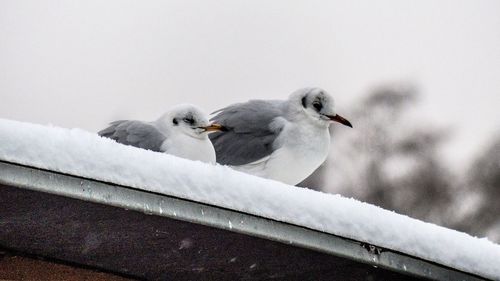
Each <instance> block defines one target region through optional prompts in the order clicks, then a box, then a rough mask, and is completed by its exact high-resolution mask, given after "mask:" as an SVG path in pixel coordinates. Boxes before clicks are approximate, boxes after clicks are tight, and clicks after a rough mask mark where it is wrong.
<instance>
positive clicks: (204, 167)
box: [0, 119, 500, 280]
mask: <svg viewBox="0 0 500 281" xmlns="http://www.w3.org/2000/svg"><path fill="white" fill-rule="evenodd" d="M0 160H5V161H9V162H13V163H18V164H23V165H29V166H33V167H38V168H42V169H48V170H53V171H58V172H63V173H67V174H73V175H78V176H82V177H87V178H93V179H97V180H102V181H107V182H113V183H116V184H121V185H127V186H132V187H135V188H139V189H143V190H149V191H154V192H158V193H163V194H167V195H171V196H176V197H180V198H185V199H189V200H194V201H198V202H202V203H207V204H211V205H218V206H221V207H225V208H230V209H233V210H237V211H242V212H246V213H250V214H254V215H258V216H262V217H267V218H270V219H275V220H278V221H283V222H288V223H292V224H296V225H302V226H305V227H308V228H312V229H316V230H319V231H324V232H327V233H331V234H335V235H339V236H343V237H347V238H351V239H355V240H359V241H363V242H366V243H370V244H374V245H377V246H381V247H384V248H388V249H392V250H395V251H399V252H403V253H407V254H409V255H412V256H417V257H420V258H423V259H426V260H429V261H434V262H437V263H440V264H444V265H447V266H450V267H453V268H456V269H459V270H463V271H466V272H470V273H474V274H477V275H480V276H484V277H487V278H492V279H495V280H500V266H499V262H500V246H499V245H497V244H494V243H492V242H491V241H489V240H487V239H484V238H483V239H479V238H475V237H472V236H470V235H468V234H465V233H462V232H458V231H455V230H451V229H447V228H444V227H440V226H437V225H434V224H430V223H425V222H422V221H419V220H416V219H412V218H409V217H407V216H403V215H399V214H396V213H394V212H391V211H388V210H384V209H382V208H379V207H377V206H374V205H370V204H367V203H363V202H359V201H357V200H354V199H350V198H344V197H342V196H340V195H333V194H325V193H321V192H317V191H313V190H309V189H305V188H298V187H294V186H290V185H286V184H283V183H280V182H276V181H272V180H267V179H263V178H258V177H255V176H251V175H247V174H244V173H240V172H237V171H234V170H232V169H231V168H229V167H225V166H220V165H211V164H206V163H202V162H198V161H190V160H186V159H181V158H178V157H175V156H171V155H166V154H162V153H156V152H152V151H147V150H142V149H138V148H135V147H131V146H125V145H121V144H117V143H116V142H115V141H113V140H111V139H107V138H102V137H100V136H98V135H97V134H95V133H90V132H87V131H84V130H81V129H64V128H58V127H53V126H42V125H36V124H30V123H23V122H17V121H11V120H5V119H0Z"/></svg>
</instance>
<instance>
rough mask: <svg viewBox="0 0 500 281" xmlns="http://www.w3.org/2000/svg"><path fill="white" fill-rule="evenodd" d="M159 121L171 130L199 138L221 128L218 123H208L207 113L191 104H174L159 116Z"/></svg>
mask: <svg viewBox="0 0 500 281" xmlns="http://www.w3.org/2000/svg"><path fill="white" fill-rule="evenodd" d="M161 121H162V123H163V124H166V125H167V126H168V127H169V129H170V130H172V131H173V132H176V133H183V134H186V135H188V136H191V137H194V138H200V139H203V138H207V137H208V133H210V132H215V131H221V130H222V129H223V127H222V126H221V125H219V124H216V123H210V122H209V121H208V118H207V115H206V114H204V113H203V112H202V111H201V110H200V109H199V108H197V107H196V106H194V105H191V104H181V105H177V106H174V107H173V108H171V109H170V110H169V111H168V112H167V113H165V114H164V115H163V116H162V117H161Z"/></svg>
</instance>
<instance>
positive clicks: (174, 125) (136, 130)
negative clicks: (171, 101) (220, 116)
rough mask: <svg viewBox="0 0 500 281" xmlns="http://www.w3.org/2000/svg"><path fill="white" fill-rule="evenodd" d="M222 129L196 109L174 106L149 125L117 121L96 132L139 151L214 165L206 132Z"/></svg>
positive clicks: (187, 106)
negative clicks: (144, 150) (159, 153)
mask: <svg viewBox="0 0 500 281" xmlns="http://www.w3.org/2000/svg"><path fill="white" fill-rule="evenodd" d="M221 129H222V126H220V125H219V124H216V123H212V124H210V123H209V121H208V118H207V117H206V115H205V114H203V113H202V112H201V111H200V110H199V109H198V108H196V107H195V106H193V105H190V104H183V105H178V106H175V107H173V108H171V109H170V110H169V111H167V112H166V113H165V114H163V115H162V116H161V117H160V118H159V119H158V120H156V121H153V122H143V121H136V120H119V121H114V122H111V124H110V126H109V127H108V128H106V129H104V130H102V131H100V132H99V135H100V136H103V137H107V138H111V139H114V140H115V141H117V142H119V143H122V144H125V145H131V146H135V147H139V148H143V149H148V150H152V151H157V152H164V153H167V154H171V155H175V156H178V157H182V158H186V159H191V160H199V161H203V162H208V163H215V150H214V147H213V145H212V143H211V142H210V140H209V139H208V133H209V132H213V131H219V130H221Z"/></svg>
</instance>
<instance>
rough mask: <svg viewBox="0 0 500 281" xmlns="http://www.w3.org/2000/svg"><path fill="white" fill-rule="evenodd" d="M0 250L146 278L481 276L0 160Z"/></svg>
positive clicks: (369, 278) (374, 248)
mask: <svg viewBox="0 0 500 281" xmlns="http://www.w3.org/2000/svg"><path fill="white" fill-rule="evenodd" d="M2 168H4V170H2ZM9 173H11V176H12V173H13V175H14V176H12V177H11V176H9ZM13 183H15V184H13ZM68 190H69V191H68ZM67 191H68V193H67V194H66V196H62V195H61V194H62V193H64V192H67ZM81 192H83V193H81ZM51 193H56V194H51ZM80 193H81V194H80ZM82 194H83V195H85V196H86V197H85V198H87V199H88V200H82V198H79V199H77V198H70V197H68V196H73V197H79V196H80V195H82ZM83 195H82V196H83ZM91 201H94V202H91ZM96 202H101V203H96ZM103 203H105V204H103ZM155 204H159V205H158V206H160V207H159V209H156V207H155V206H156V205H155ZM162 206H163V209H162ZM127 209H128V210H127ZM137 210H142V211H137ZM200 210H201V212H200ZM204 210H205V211H204ZM148 213H149V214H148ZM228 219H230V220H232V223H231V222H229V223H228ZM0 248H4V249H7V250H14V251H19V252H23V253H29V254H31V255H36V256H42V257H48V258H54V259H57V260H62V261H67V262H70V263H74V264H79V265H82V266H90V267H93V268H97V269H102V270H104V271H109V272H114V273H118V274H121V275H126V276H129V277H133V278H138V279H148V280H263V279H274V280H410V281H411V280H425V279H419V278H421V277H430V278H431V279H438V280H481V279H479V278H476V277H474V276H471V275H468V274H465V273H462V272H459V271H455V270H451V269H449V268H445V267H442V266H439V265H436V264H433V263H429V262H426V261H422V260H419V259H415V258H412V257H409V256H404V255H401V254H398V253H394V252H391V251H388V250H385V249H380V248H377V247H374V246H372V245H366V244H363V243H360V242H356V241H352V240H349V239H345V238H341V237H336V236H333V235H329V234H324V233H317V232H314V231H312V230H308V229H305V228H301V227H299V226H293V225H287V224H283V223H280V222H276V221H272V220H267V219H264V218H258V217H253V216H250V215H247V214H242V213H234V212H232V211H231V210H226V209H218V208H217V207H214V206H208V205H202V204H199V203H196V202H190V201H185V200H181V199H176V198H170V197H167V196H164V195H159V194H153V193H149V192H145V191H139V190H134V189H130V188H126V187H120V186H115V185H108V184H106V183H101V182H95V181H92V180H87V179H81V178H77V177H72V176H67V175H61V174H58V173H54V172H50V171H40V170H36V169H32V168H29V167H22V166H17V165H11V164H5V163H3V164H2V163H0ZM405 270H408V271H405ZM410 272H412V274H413V276H411V275H408V274H409V273H410ZM416 275H418V276H420V277H416ZM0 278H1V276H0Z"/></svg>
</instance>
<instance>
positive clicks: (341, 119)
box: [327, 114, 352, 128]
mask: <svg viewBox="0 0 500 281" xmlns="http://www.w3.org/2000/svg"><path fill="white" fill-rule="evenodd" d="M327 116H328V118H330V120H332V121H335V122H339V123H340V124H342V125H345V126H347V127H351V128H352V124H351V122H349V120H347V119H345V118H344V117H342V116H340V115H338V114H336V115H335V116H331V115H327Z"/></svg>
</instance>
